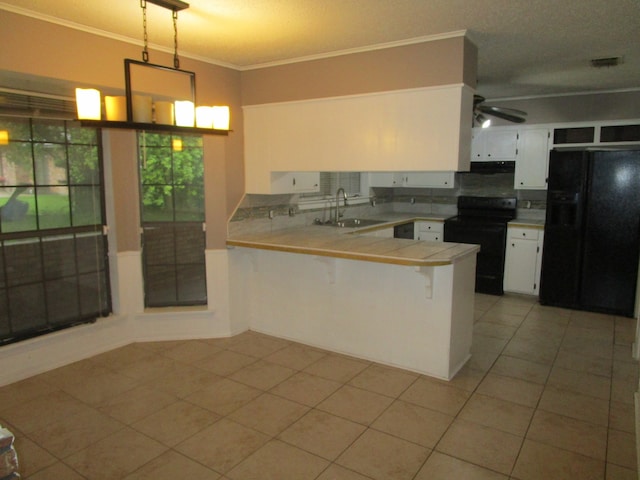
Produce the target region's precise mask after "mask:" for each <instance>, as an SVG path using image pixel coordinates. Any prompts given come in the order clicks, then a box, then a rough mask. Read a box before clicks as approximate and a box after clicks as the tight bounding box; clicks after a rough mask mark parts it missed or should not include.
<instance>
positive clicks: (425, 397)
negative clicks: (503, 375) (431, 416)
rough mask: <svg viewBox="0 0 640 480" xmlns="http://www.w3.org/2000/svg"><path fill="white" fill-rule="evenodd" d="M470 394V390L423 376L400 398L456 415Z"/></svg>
mask: <svg viewBox="0 0 640 480" xmlns="http://www.w3.org/2000/svg"><path fill="white" fill-rule="evenodd" d="M470 395H471V394H470V393H469V392H467V391H465V390H462V389H460V388H455V387H451V386H448V385H445V384H443V383H441V382H438V381H434V380H431V379H429V378H427V377H421V378H419V379H418V380H416V381H415V382H414V383H413V384H412V385H411V386H410V387H409V388H408V389H407V390H406V391H405V392H404V393H403V394H402V395H401V396H400V399H401V400H404V401H406V402H410V403H413V404H415V405H419V406H421V407H425V408H430V409H432V410H437V411H439V412H442V413H446V414H447V415H452V416H455V415H456V414H457V413H458V412H459V411H460V409H461V408H462V406H463V405H464V404H465V402H466V401H467V399H468V398H469V397H470Z"/></svg>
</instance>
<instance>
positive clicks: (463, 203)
mask: <svg viewBox="0 0 640 480" xmlns="http://www.w3.org/2000/svg"><path fill="white" fill-rule="evenodd" d="M516 204H517V200H516V198H515V197H475V196H466V195H461V196H459V197H458V215H457V216H456V217H452V218H449V219H447V220H445V222H444V241H445V242H456V243H473V244H476V245H480V252H478V262H477V266H476V292H479V293H488V294H492V295H502V294H503V293H504V290H503V279H504V256H505V248H506V241H507V224H508V223H509V221H511V220H513V219H514V218H515V217H516Z"/></svg>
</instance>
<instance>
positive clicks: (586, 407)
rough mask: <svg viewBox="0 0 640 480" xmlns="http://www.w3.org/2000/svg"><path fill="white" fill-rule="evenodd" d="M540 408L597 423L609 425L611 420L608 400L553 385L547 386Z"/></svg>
mask: <svg viewBox="0 0 640 480" xmlns="http://www.w3.org/2000/svg"><path fill="white" fill-rule="evenodd" d="M538 408H539V409H540V410H544V411H546V412H552V413H558V414H560V415H565V416H567V417H571V418H575V419H577V420H584V421H585V422H591V423H595V424H597V425H603V426H607V423H608V420H609V402H608V401H606V400H602V399H600V398H595V397H588V396H586V395H581V394H579V393H575V392H571V391H569V390H565V389H562V388H558V387H555V386H553V385H548V386H547V387H545V389H544V392H543V394H542V397H541V398H540V404H539V406H538Z"/></svg>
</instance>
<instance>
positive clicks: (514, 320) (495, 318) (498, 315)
mask: <svg viewBox="0 0 640 480" xmlns="http://www.w3.org/2000/svg"><path fill="white" fill-rule="evenodd" d="M524 318H525V317H523V316H522V315H516V314H513V313H504V312H488V313H486V314H484V315H483V316H482V321H483V322H489V323H496V324H498V325H506V326H507V327H519V326H520V325H521V324H522V322H523V321H524Z"/></svg>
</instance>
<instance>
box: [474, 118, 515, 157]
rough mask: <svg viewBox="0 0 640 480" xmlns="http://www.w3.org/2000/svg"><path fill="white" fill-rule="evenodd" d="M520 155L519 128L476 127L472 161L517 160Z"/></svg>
mask: <svg viewBox="0 0 640 480" xmlns="http://www.w3.org/2000/svg"><path fill="white" fill-rule="evenodd" d="M517 156H518V130H517V129H514V128H512V127H504V128H502V127H496V128H491V129H481V128H474V129H473V133H472V137H471V161H474V162H493V161H515V160H516V157H517Z"/></svg>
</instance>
